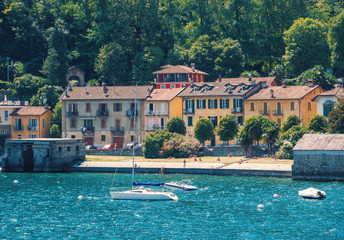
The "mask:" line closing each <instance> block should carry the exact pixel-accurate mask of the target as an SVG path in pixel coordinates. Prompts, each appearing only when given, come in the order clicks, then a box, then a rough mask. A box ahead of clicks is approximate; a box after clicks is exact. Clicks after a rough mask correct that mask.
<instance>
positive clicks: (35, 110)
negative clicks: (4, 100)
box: [10, 106, 50, 116]
mask: <svg viewBox="0 0 344 240" xmlns="http://www.w3.org/2000/svg"><path fill="white" fill-rule="evenodd" d="M47 111H50V107H43V106H23V107H21V108H17V109H16V110H14V111H13V112H12V113H11V114H10V115H11V116H42V115H44V114H45V113H46V112H47Z"/></svg>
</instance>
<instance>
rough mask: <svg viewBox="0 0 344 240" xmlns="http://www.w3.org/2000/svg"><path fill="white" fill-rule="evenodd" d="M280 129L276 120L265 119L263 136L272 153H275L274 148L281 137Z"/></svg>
mask: <svg viewBox="0 0 344 240" xmlns="http://www.w3.org/2000/svg"><path fill="white" fill-rule="evenodd" d="M279 131H280V127H279V125H278V124H277V123H276V122H274V121H272V120H269V119H266V120H265V121H264V123H263V135H262V138H263V139H264V141H265V143H266V145H267V146H268V152H270V154H272V153H273V148H274V146H275V143H276V141H277V139H278V137H279Z"/></svg>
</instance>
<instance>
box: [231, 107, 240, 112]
mask: <svg viewBox="0 0 344 240" xmlns="http://www.w3.org/2000/svg"><path fill="white" fill-rule="evenodd" d="M232 113H242V108H232Z"/></svg>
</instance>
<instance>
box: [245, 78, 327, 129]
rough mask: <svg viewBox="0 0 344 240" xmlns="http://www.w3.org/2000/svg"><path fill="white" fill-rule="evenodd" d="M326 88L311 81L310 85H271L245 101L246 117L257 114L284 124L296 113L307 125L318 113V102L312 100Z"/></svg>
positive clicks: (303, 123)
mask: <svg viewBox="0 0 344 240" xmlns="http://www.w3.org/2000/svg"><path fill="white" fill-rule="evenodd" d="M322 92H324V90H323V89H322V88H321V87H320V86H318V85H316V86H315V85H313V84H312V83H309V84H308V86H285V85H282V86H270V87H268V88H263V89H261V90H260V91H259V92H258V93H256V94H254V95H252V96H251V97H249V98H248V99H247V100H246V101H245V118H250V117H252V116H256V115H263V116H264V117H266V118H268V119H270V120H273V121H275V122H277V123H278V124H280V125H281V124H282V123H283V122H284V121H285V120H286V119H287V117H288V116H289V115H296V116H299V117H300V118H301V119H302V125H303V126H306V125H307V124H308V121H309V119H310V118H311V117H312V116H314V115H315V114H316V113H317V103H316V102H314V101H312V99H313V98H314V97H316V96H317V95H318V94H320V93H322Z"/></svg>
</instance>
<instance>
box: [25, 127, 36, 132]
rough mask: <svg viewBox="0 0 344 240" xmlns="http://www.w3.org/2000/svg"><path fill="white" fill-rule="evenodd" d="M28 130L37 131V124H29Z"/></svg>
mask: <svg viewBox="0 0 344 240" xmlns="http://www.w3.org/2000/svg"><path fill="white" fill-rule="evenodd" d="M27 130H28V131H37V126H28V127H27Z"/></svg>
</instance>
